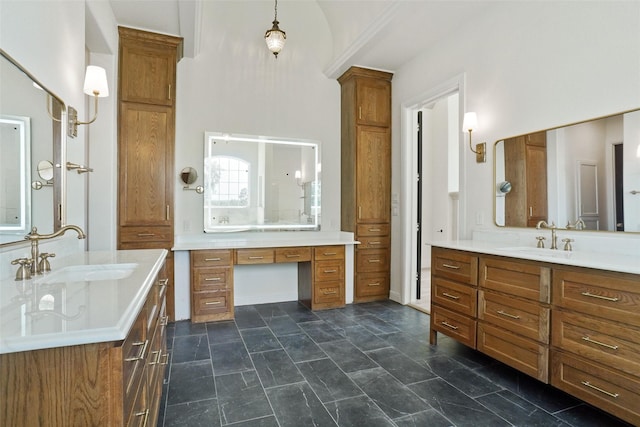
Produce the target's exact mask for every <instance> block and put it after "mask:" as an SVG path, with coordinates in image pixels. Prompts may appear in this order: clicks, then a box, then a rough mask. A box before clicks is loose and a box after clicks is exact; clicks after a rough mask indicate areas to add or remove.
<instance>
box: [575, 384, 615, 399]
mask: <svg viewBox="0 0 640 427" xmlns="http://www.w3.org/2000/svg"><path fill="white" fill-rule="evenodd" d="M582 385H585V386H587V387H589V388H592V389H594V390H595V391H599V392H600V393H602V394H606V395H607V396H609V397H613V398H614V399H616V398H617V397H618V396H620V395H619V394H618V393H611V392H610V391H607V390H603V389H601V388H600V387H596V386H595V385H593V384H591V383H590V382H589V381H582Z"/></svg>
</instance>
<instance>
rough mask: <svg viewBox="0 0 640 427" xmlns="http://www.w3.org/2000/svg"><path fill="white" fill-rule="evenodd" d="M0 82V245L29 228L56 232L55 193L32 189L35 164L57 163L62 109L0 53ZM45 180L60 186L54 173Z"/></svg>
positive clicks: (57, 191)
mask: <svg viewBox="0 0 640 427" xmlns="http://www.w3.org/2000/svg"><path fill="white" fill-rule="evenodd" d="M0 76H1V78H0V99H1V100H2V102H1V103H0V244H7V243H13V242H18V241H20V242H21V241H23V240H24V235H25V234H26V233H28V231H29V230H30V229H31V226H32V224H33V225H37V227H38V229H39V230H40V231H41V232H43V233H49V232H53V231H55V230H57V229H58V228H59V227H60V226H61V218H60V216H59V215H57V214H56V213H57V212H61V211H62V209H61V208H62V206H61V203H62V202H61V200H62V189H61V187H60V186H59V185H55V184H54V185H53V187H52V188H49V189H46V188H43V186H44V185H35V186H32V183H33V182H35V181H38V178H39V176H38V169H37V166H36V162H38V161H39V160H40V159H53V162H54V163H58V164H59V163H60V159H61V153H62V144H63V126H62V123H63V114H64V104H63V102H62V101H61V100H60V99H59V98H58V97H56V96H55V95H54V94H53V93H51V92H50V91H48V90H47V89H46V88H44V87H43V86H42V84H40V83H39V82H38V81H37V80H36V79H35V78H34V77H33V76H32V75H31V74H29V72H28V71H26V70H25V69H24V68H23V67H21V66H20V65H19V64H18V63H17V62H16V61H15V60H13V59H12V58H11V57H10V56H9V55H7V54H6V53H5V52H4V51H3V50H1V49H0ZM51 174H52V176H51V178H50V179H48V180H47V182H51V181H53V182H54V183H55V182H60V179H56V178H57V175H60V174H61V171H60V168H54V169H52V171H51ZM41 184H43V183H41ZM35 187H39V188H40V189H39V191H36V190H38V189H37V188H35Z"/></svg>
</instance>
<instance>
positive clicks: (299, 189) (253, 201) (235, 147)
mask: <svg viewBox="0 0 640 427" xmlns="http://www.w3.org/2000/svg"><path fill="white" fill-rule="evenodd" d="M319 159H320V145H319V143H318V142H315V141H309V140H292V139H285V138H270V137H259V136H246V135H229V134H222V133H216V132H207V133H205V143H204V231H205V232H207V233H213V232H227V231H246V230H318V229H319V228H320V213H321V207H320V205H321V203H320V163H319Z"/></svg>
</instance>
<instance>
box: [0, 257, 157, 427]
mask: <svg viewBox="0 0 640 427" xmlns="http://www.w3.org/2000/svg"><path fill="white" fill-rule="evenodd" d="M165 272H166V270H165V268H163V269H161V270H160V272H159V273H158V276H157V277H156V278H155V279H154V282H153V285H152V287H151V289H150V290H149V292H148V293H147V296H146V299H145V302H144V305H143V306H142V308H141V310H140V312H139V313H138V315H137V317H136V320H135V321H134V323H133V324H132V326H131V328H130V329H129V332H128V334H127V336H126V338H125V339H124V340H123V341H117V342H101V343H95V344H84V345H72V346H67V347H54V348H48V349H41V350H32V351H22V352H17V353H7V354H2V355H0V378H2V379H3V381H2V386H0V395H1V396H2V398H0V424H2V425H6V426H36V425H48V426H136V425H140V426H143V425H156V423H157V419H158V413H159V407H160V398H161V395H162V382H163V378H164V370H165V367H166V365H167V361H168V356H169V354H168V352H167V348H166V325H167V320H168V317H167V314H166V289H167V288H166V286H167V281H168V280H167V277H166V274H165Z"/></svg>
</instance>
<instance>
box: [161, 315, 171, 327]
mask: <svg viewBox="0 0 640 427" xmlns="http://www.w3.org/2000/svg"><path fill="white" fill-rule="evenodd" d="M168 324H169V316H161V317H160V325H161V326H167V325H168Z"/></svg>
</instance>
